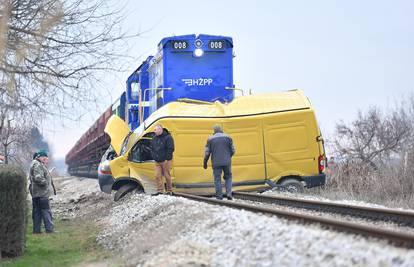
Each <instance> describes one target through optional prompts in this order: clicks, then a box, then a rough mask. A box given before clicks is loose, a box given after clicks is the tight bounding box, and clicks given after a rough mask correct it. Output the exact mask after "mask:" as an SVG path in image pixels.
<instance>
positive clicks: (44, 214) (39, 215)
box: [32, 197, 55, 233]
mask: <svg viewBox="0 0 414 267" xmlns="http://www.w3.org/2000/svg"><path fill="white" fill-rule="evenodd" d="M32 204H33V210H32V219H33V233H41V227H42V220H43V223H44V225H45V229H46V232H53V230H54V228H55V226H54V224H53V217H52V211H51V210H50V203H49V198H48V197H34V198H32Z"/></svg>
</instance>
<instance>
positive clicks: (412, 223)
mask: <svg viewBox="0 0 414 267" xmlns="http://www.w3.org/2000/svg"><path fill="white" fill-rule="evenodd" d="M233 196H234V197H235V198H238V199H244V200H250V201H258V202H264V203H270V204H276V205H281V206H289V207H296V208H301V209H308V210H316V211H322V212H331V213H336V214H341V215H350V216H353V217H360V218H364V219H370V220H381V221H390V222H394V223H397V224H400V225H404V226H409V227H414V212H413V211H406V210H396V209H388V208H374V207H364V206H356V205H349V204H341V203H332V202H326V201H318V200H309V199H300V198H293V197H288V196H268V195H261V194H255V193H246V192H233Z"/></svg>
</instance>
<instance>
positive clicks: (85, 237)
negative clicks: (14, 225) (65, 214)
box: [0, 220, 103, 267]
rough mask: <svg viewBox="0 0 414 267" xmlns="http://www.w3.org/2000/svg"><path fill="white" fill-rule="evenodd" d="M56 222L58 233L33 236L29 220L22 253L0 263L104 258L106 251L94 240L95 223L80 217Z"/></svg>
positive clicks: (61, 263)
mask: <svg viewBox="0 0 414 267" xmlns="http://www.w3.org/2000/svg"><path fill="white" fill-rule="evenodd" d="M29 221H31V220H29ZM55 225H56V231H57V232H56V233H53V234H46V233H42V234H39V235H33V234H32V233H31V230H32V225H31V222H30V223H29V225H28V227H27V242H26V250H25V252H24V254H23V256H21V257H18V258H15V259H11V260H7V259H3V261H0V266H1V267H6V266H7V267H20V266H21V267H23V266H24V267H26V266H41V267H48V266H59V267H60V266H73V265H77V264H80V263H85V262H93V261H97V260H99V259H102V257H103V252H102V250H101V248H100V247H99V246H98V245H97V244H96V242H95V237H96V230H94V229H96V228H94V226H93V225H89V224H87V223H85V222H81V221H78V220H73V221H62V220H57V221H56V222H55Z"/></svg>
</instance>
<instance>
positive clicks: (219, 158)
mask: <svg viewBox="0 0 414 267" xmlns="http://www.w3.org/2000/svg"><path fill="white" fill-rule="evenodd" d="M213 129H214V134H213V135H212V136H210V137H209V138H208V140H207V144H206V148H205V154H204V169H207V162H208V159H209V157H210V155H211V165H212V166H213V174H214V186H215V188H216V198H217V199H223V192H222V189H221V173H222V172H224V181H225V184H226V195H227V199H229V200H232V199H233V198H232V194H231V186H232V174H231V157H232V156H233V155H234V153H235V149H234V145H233V139H231V137H230V136H228V135H227V134H225V133H223V130H222V128H221V126H220V125H214V127H213Z"/></svg>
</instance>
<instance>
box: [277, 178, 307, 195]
mask: <svg viewBox="0 0 414 267" xmlns="http://www.w3.org/2000/svg"><path fill="white" fill-rule="evenodd" d="M302 181H303V179H302V178H301V177H300V176H296V175H291V176H284V177H282V178H281V179H279V181H278V182H277V183H278V184H279V185H281V186H283V187H285V188H286V190H287V191H288V192H292V193H303V192H304V191H305V187H304V185H303V184H302Z"/></svg>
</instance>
